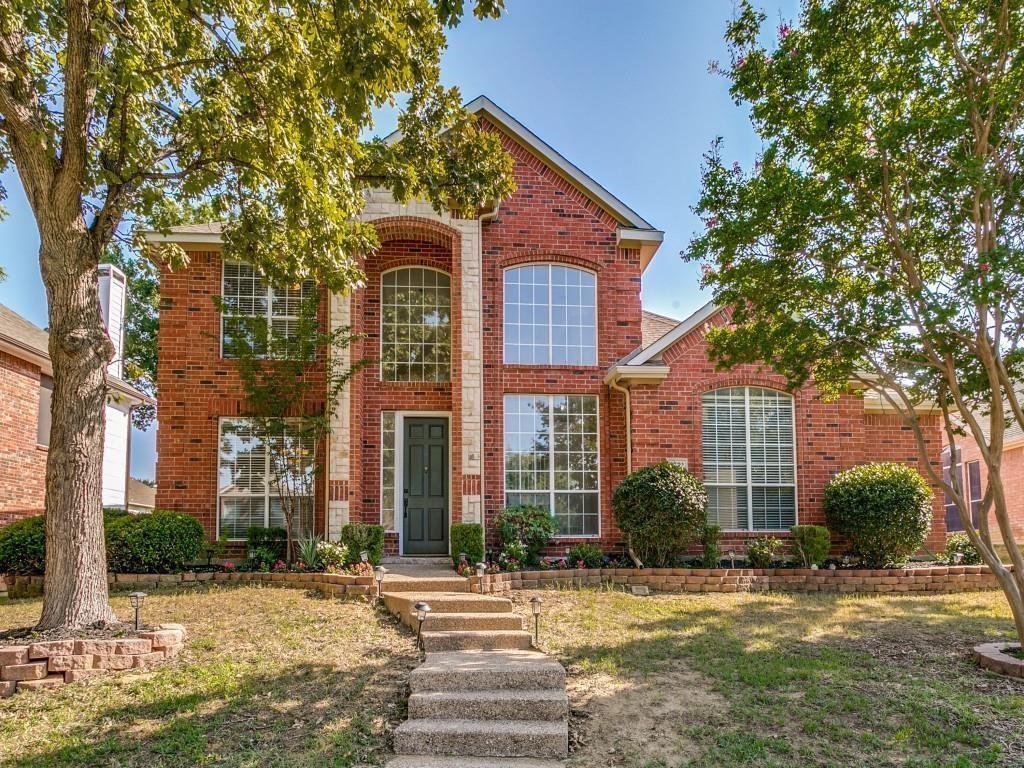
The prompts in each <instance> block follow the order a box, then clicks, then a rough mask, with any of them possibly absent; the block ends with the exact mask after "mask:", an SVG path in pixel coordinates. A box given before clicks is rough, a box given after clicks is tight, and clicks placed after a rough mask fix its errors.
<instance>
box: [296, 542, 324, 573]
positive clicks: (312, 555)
mask: <svg viewBox="0 0 1024 768" xmlns="http://www.w3.org/2000/svg"><path fill="white" fill-rule="evenodd" d="M321 544H323V540H322V539H321V538H320V537H319V536H317V535H315V534H309V535H308V536H303V537H302V538H301V539H299V562H301V563H302V564H303V565H304V566H306V570H308V571H318V570H320V568H321V562H320V545H321Z"/></svg>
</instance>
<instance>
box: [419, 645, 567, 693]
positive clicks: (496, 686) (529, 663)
mask: <svg viewBox="0 0 1024 768" xmlns="http://www.w3.org/2000/svg"><path fill="white" fill-rule="evenodd" d="M409 686H410V688H411V689H412V691H413V692H414V693H418V692H425V691H491V690H518V691H522V690H552V689H555V690H559V691H565V668H564V667H562V665H561V664H559V663H558V662H557V661H555V660H554V659H551V658H549V657H547V656H545V655H544V654H543V653H540V652H539V651H516V650H512V651H454V652H448V653H428V654H427V658H426V660H425V661H424V662H423V663H422V664H420V665H419V666H418V667H416V669H414V670H413V671H412V672H411V673H410V675H409Z"/></svg>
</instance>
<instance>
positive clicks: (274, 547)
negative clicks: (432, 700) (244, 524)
mask: <svg viewBox="0 0 1024 768" xmlns="http://www.w3.org/2000/svg"><path fill="white" fill-rule="evenodd" d="M287 541H288V532H287V531H286V530H285V529H284V528H279V527H277V526H271V527H270V528H266V527H264V526H262V525H253V526H251V527H250V528H249V530H247V531H246V532H245V544H246V549H247V550H249V552H250V555H249V556H250V557H252V554H251V553H252V552H253V551H254V550H257V549H261V550H266V551H267V552H271V553H273V561H274V562H277V561H278V560H283V559H284V549H285V546H286V544H287Z"/></svg>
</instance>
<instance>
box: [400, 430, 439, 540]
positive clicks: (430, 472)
mask: <svg viewBox="0 0 1024 768" xmlns="http://www.w3.org/2000/svg"><path fill="white" fill-rule="evenodd" d="M404 421H405V435H404V438H405V440H404V444H405V448H404V461H403V462H402V464H403V466H404V467H405V499H404V502H405V514H404V523H403V533H402V539H403V542H404V545H405V546H404V547H403V550H404V552H403V554H406V555H447V554H448V420H447V419H439V418H421V417H416V418H409V417H406V418H405V419H404Z"/></svg>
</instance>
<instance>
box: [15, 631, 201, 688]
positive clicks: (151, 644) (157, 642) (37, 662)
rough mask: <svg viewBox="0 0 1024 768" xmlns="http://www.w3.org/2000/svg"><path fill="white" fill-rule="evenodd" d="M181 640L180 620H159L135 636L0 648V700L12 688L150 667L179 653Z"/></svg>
mask: <svg viewBox="0 0 1024 768" xmlns="http://www.w3.org/2000/svg"><path fill="white" fill-rule="evenodd" d="M184 644H185V628H184V627H183V626H181V625H180V624H159V625H157V626H156V627H155V628H154V629H152V630H149V631H147V632H140V633H139V634H138V635H136V636H135V637H122V638H111V639H91V638H84V639H81V640H45V641H42V642H38V643H26V644H25V645H3V646H0V699H3V698H6V697H8V696H13V695H14V692H15V691H25V690H37V689H40V688H56V687H58V686H61V685H64V683H75V682H78V681H79V680H85V679H87V678H90V677H97V676H99V675H105V674H108V673H110V672H119V671H123V670H128V669H150V668H151V667H152V666H153V665H155V664H158V663H159V662H161V661H164V660H165V659H170V658H173V657H174V656H177V655H178V654H179V653H180V652H181V649H182V647H183V646H184Z"/></svg>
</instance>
